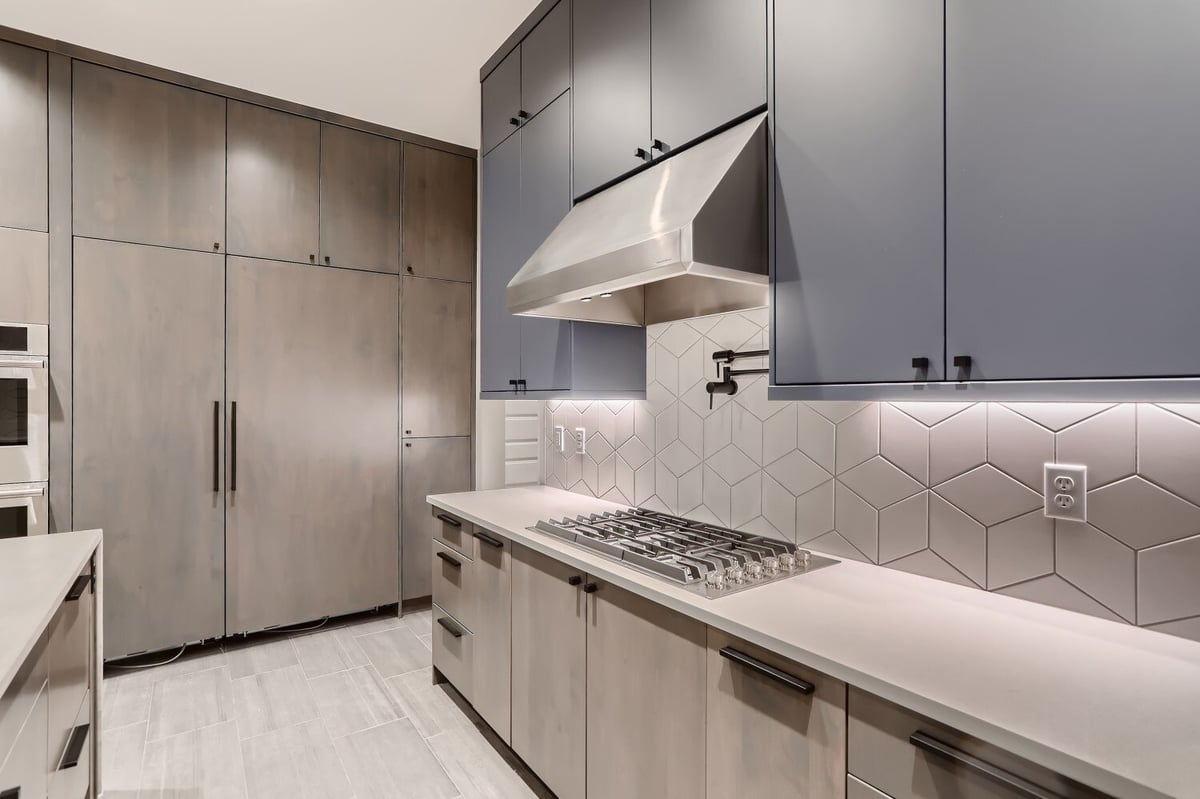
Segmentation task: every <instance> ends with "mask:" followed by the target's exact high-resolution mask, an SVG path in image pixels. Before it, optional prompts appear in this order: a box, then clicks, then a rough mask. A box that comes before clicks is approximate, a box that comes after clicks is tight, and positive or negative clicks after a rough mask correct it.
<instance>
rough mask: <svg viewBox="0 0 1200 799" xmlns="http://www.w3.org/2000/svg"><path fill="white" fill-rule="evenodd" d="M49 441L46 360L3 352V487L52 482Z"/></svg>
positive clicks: (0, 402)
mask: <svg viewBox="0 0 1200 799" xmlns="http://www.w3.org/2000/svg"><path fill="white" fill-rule="evenodd" d="M49 442H50V374H49V370H48V369H47V368H46V358H45V357H44V356H40V355H10V354H5V353H2V352H0V485H2V484H5V483H34V482H45V481H46V480H49V479H50V470H49V455H50V449H49V447H50V443H49Z"/></svg>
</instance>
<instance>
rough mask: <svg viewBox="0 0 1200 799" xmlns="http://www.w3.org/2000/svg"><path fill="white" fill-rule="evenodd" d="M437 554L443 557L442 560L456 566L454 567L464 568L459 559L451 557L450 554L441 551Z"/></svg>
mask: <svg viewBox="0 0 1200 799" xmlns="http://www.w3.org/2000/svg"><path fill="white" fill-rule="evenodd" d="M437 556H438V557H439V558H441V559H442V560H444V561H446V562H447V563H449V564H450V565H451V566H453V567H454V568H456V569H461V568H462V563H460V562H459V561H457V560H455V559H454V558H452V557H450V556H449V555H447V554H446V553H445V552H439V553H437Z"/></svg>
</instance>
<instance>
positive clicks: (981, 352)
mask: <svg viewBox="0 0 1200 799" xmlns="http://www.w3.org/2000/svg"><path fill="white" fill-rule="evenodd" d="M947 9H948V10H947V15H948V16H947V31H946V36H947V38H946V41H947V71H946V76H947V120H946V122H947V210H948V214H947V251H946V258H947V260H946V278H947V283H946V285H947V297H946V299H947V314H946V338H947V354H948V356H950V357H951V358H952V357H953V356H954V355H958V354H962V355H969V356H971V357H972V358H973V365H972V374H971V376H972V377H974V378H979V379H997V380H1005V379H1022V378H1024V379H1028V378H1105V377H1147V376H1178V375H1197V374H1200V352H1198V351H1197V349H1196V346H1195V342H1196V340H1197V338H1200V315H1197V313H1196V298H1197V297H1200V224H1197V220H1198V218H1200V217H1198V214H1197V209H1200V157H1197V142H1200V80H1198V79H1197V75H1200V48H1198V47H1197V31H1200V4H1197V3H1195V2H1194V1H1193V0H1155V2H1152V3H1147V2H1139V1H1138V0H1055V2H1044V0H1006V1H1005V2H992V0H949V3H948V6H947Z"/></svg>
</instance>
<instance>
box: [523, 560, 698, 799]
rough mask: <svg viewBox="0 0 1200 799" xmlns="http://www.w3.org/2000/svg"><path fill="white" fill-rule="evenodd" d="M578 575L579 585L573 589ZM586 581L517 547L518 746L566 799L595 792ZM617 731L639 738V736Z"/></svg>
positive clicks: (621, 698) (622, 698)
mask: <svg viewBox="0 0 1200 799" xmlns="http://www.w3.org/2000/svg"><path fill="white" fill-rule="evenodd" d="M576 577H577V578H580V579H579V580H578V583H579V584H578V585H572V584H571V581H572V578H576ZM584 577H585V575H584V574H583V573H582V572H580V571H578V570H577V569H573V568H572V567H570V566H567V565H566V564H563V563H559V562H558V561H556V560H552V559H551V558H548V557H546V556H545V555H541V554H538V553H537V552H534V551H533V550H531V549H527V548H525V547H520V546H518V547H514V551H513V555H512V748H513V751H515V752H516V753H517V754H518V755H520V756H521V759H522V760H524V761H525V763H526V764H528V766H529V767H530V768H531V769H533V771H534V773H535V774H537V775H538V777H539V778H540V779H541V780H542V782H544V783H546V785H547V786H548V787H549V788H550V790H551V791H553V792H554V794H555V795H556V796H558V797H559V799H583V797H584V795H585V793H586V792H587V791H588V786H587V780H586V765H585V763H586V758H587V755H588V743H589V742H588V740H587V735H588V718H587V700H588V685H587V677H588V653H587V647H588V641H587V626H586V624H585V621H586V620H585V610H586V608H587V607H588V603H587V601H586V595H585V594H584V593H583V590H582V584H583V578H584ZM626 699H627V697H626V696H625V695H623V694H614V695H613V696H612V697H610V700H611V701H613V702H624V701H626ZM616 734H617V735H621V736H624V735H630V734H634V735H636V734H637V731H636V730H630V729H625V730H620V731H618V732H617V733H616ZM657 743H658V742H657V741H656V742H654V745H657ZM701 773H703V770H701ZM636 795H642V796H654V795H655V794H654V793H653V792H652V791H649V790H647V791H644V792H638V791H634V792H633V793H627V794H625V796H627V797H628V796H636ZM694 795H695V794H693V796H694Z"/></svg>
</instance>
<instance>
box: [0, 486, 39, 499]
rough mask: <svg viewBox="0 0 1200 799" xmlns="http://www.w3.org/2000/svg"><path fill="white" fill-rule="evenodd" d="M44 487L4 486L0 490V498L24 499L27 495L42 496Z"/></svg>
mask: <svg viewBox="0 0 1200 799" xmlns="http://www.w3.org/2000/svg"><path fill="white" fill-rule="evenodd" d="M44 496H46V489H45V488H44V487H43V486H37V487H35V488H6V489H4V490H0V499H25V498H27V497H44Z"/></svg>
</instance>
